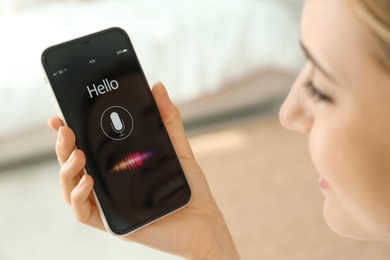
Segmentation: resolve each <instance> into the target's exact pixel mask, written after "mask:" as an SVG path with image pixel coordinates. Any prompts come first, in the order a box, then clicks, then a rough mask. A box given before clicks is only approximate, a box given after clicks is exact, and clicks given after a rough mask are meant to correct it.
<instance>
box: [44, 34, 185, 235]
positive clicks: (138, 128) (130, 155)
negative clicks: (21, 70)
mask: <svg viewBox="0 0 390 260" xmlns="http://www.w3.org/2000/svg"><path fill="white" fill-rule="evenodd" d="M42 65H43V68H44V71H45V73H46V77H47V80H48V83H49V84H50V90H51V92H52V97H53V100H54V102H55V105H56V108H57V111H58V113H59V115H60V117H61V118H62V120H63V121H64V123H66V124H67V125H68V126H69V127H70V128H71V129H72V130H73V132H74V134H75V135H76V145H77V147H78V148H79V149H81V150H82V151H83V152H84V153H85V156H86V160H87V162H86V166H85V171H86V172H87V173H89V174H90V175H91V176H92V178H93V179H94V183H95V186H94V194H95V198H96V200H97V201H98V204H99V207H100V210H101V213H102V214H101V215H102V216H103V218H104V223H105V225H106V228H107V229H108V230H109V231H110V232H111V233H113V234H115V235H126V234H128V233H130V232H132V231H135V230H137V229H139V228H141V227H143V226H145V225H147V224H149V223H151V222H154V221H156V220H158V219H160V218H162V217H164V216H166V215H168V214H170V213H172V212H174V211H176V210H178V209H180V208H182V207H184V206H185V205H187V204H188V203H189V201H190V199H191V190H190V187H189V185H188V182H187V179H186V176H185V174H184V172H183V170H182V167H181V165H180V162H179V160H178V158H177V155H176V153H175V150H174V148H173V146H172V144H171V141H170V139H169V136H168V134H167V131H166V129H165V126H164V124H163V122H162V120H161V117H160V115H159V112H158V110H157V108H156V104H155V102H154V100H153V97H152V95H151V92H150V89H149V86H148V84H147V81H146V79H145V76H144V74H143V72H142V69H141V67H140V65H139V62H138V59H137V57H136V54H135V52H134V49H133V47H132V45H131V42H130V39H129V37H128V36H127V34H126V33H125V32H124V31H123V30H122V29H119V28H111V29H108V30H105V31H101V32H98V33H95V34H92V35H88V36H85V37H82V38H79V39H76V40H72V41H69V42H66V43H62V44H59V45H56V46H53V47H50V48H48V49H46V50H45V51H44V52H43V54H42Z"/></svg>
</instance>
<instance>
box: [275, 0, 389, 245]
mask: <svg viewBox="0 0 390 260" xmlns="http://www.w3.org/2000/svg"><path fill="white" fill-rule="evenodd" d="M369 35H370V34H369V33H367V32H366V31H365V29H364V28H363V26H361V24H360V22H359V21H358V20H357V19H356V17H355V16H354V14H353V13H352V10H351V7H350V6H349V4H348V3H347V1H346V0H327V1H323V0H307V1H306V5H305V8H304V11H303V17H302V36H301V37H302V38H301V42H302V46H303V49H304V50H305V52H306V54H307V56H308V62H307V63H306V65H305V67H304V68H303V70H302V72H301V74H300V76H299V77H298V78H297V80H296V82H295V83H294V85H293V87H292V89H291V91H290V93H289V95H288V97H287V99H286V100H285V102H284V104H283V106H282V108H281V111H280V120H281V122H282V124H283V125H284V126H285V127H287V128H289V129H292V130H296V131H300V132H304V133H307V134H308V136H309V149H310V154H311V157H312V161H313V163H314V165H315V167H316V169H317V171H318V173H319V175H320V182H319V186H320V187H321V189H322V191H323V193H324V195H325V203H324V216H325V219H326V221H327V223H328V225H329V226H330V227H331V228H332V229H334V230H335V231H336V232H338V233H340V234H342V235H346V236H350V237H354V238H360V239H380V240H386V239H390V75H389V74H386V73H385V72H384V70H383V69H381V67H380V65H379V64H378V63H377V61H376V59H375V58H374V55H373V54H372V53H371V51H372V50H373V49H372V48H373V47H372V46H373V42H372V39H371V38H370V37H369Z"/></svg>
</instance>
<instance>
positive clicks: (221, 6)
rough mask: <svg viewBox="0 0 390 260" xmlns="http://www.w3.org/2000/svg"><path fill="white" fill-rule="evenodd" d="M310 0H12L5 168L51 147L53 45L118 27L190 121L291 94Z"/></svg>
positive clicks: (0, 68) (7, 15) (0, 159)
mask: <svg viewBox="0 0 390 260" xmlns="http://www.w3.org/2000/svg"><path fill="white" fill-rule="evenodd" d="M301 5H302V0H213V1H206V0H197V1H189V0H164V1H159V0H132V1H126V0H114V1H107V0H94V1H93V0H89V1H64V0H63V1H44V0H35V1H34V0H30V1H12V0H10V1H3V2H2V3H1V4H0V8H1V9H0V35H1V36H0V37H1V41H0V46H1V48H0V105H1V109H0V121H1V122H2V124H1V127H0V166H1V165H7V164H10V163H14V164H15V163H16V164H18V163H20V162H22V161H24V160H28V159H29V158H30V159H31V158H33V159H34V158H38V157H40V156H42V155H45V154H48V153H52V151H53V143H54V138H55V135H54V134H53V133H51V132H50V130H49V129H48V127H47V125H46V121H47V118H48V117H51V116H53V115H55V114H56V112H55V109H54V106H53V104H52V102H51V99H50V96H49V93H48V91H47V89H46V87H45V83H44V80H43V77H42V75H43V74H42V71H41V65H40V55H41V52H42V50H43V49H44V48H46V47H48V46H50V45H53V44H56V43H59V42H62V41H65V40H70V39H73V38H76V37H79V36H82V35H84V34H89V33H91V32H95V31H99V30H101V29H105V28H108V27H113V26H118V27H122V28H123V29H125V30H126V31H127V32H128V34H129V36H130V38H131V39H132V42H133V45H134V47H135V50H136V52H137V54H138V57H139V60H140V63H141V64H142V66H143V69H144V72H145V74H146V77H147V79H148V82H149V84H150V85H152V84H153V83H154V82H156V81H157V80H160V81H162V82H163V83H164V84H165V85H166V86H167V88H168V91H169V93H170V96H171V98H172V99H173V100H174V102H175V103H176V104H177V105H178V106H179V108H180V110H181V113H182V116H183V119H184V121H185V122H186V124H188V125H191V123H194V122H200V121H202V120H203V121H204V122H207V120H206V121H205V119H211V120H213V119H215V118H218V117H219V116H221V115H227V114H233V113H235V112H236V111H241V110H243V109H245V108H248V107H252V106H257V105H259V104H269V103H272V102H275V101H276V100H280V99H282V98H283V97H284V96H285V95H286V93H287V91H288V89H289V87H290V85H291V84H292V82H293V80H294V78H295V76H296V74H297V73H298V71H299V69H300V67H301V66H302V64H303V60H304V59H303V56H302V54H301V52H300V50H299V44H298V39H299V15H300V9H301Z"/></svg>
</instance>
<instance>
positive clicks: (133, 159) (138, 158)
mask: <svg viewBox="0 0 390 260" xmlns="http://www.w3.org/2000/svg"><path fill="white" fill-rule="evenodd" d="M153 153H154V152H134V153H129V154H126V155H125V156H124V158H123V159H122V160H120V161H119V162H118V163H117V164H115V165H114V166H113V167H112V168H111V170H110V173H116V172H121V171H127V170H130V171H134V170H138V169H139V168H140V167H141V166H142V165H143V164H144V163H145V161H146V160H147V159H149V158H150V157H151V156H152V155H153Z"/></svg>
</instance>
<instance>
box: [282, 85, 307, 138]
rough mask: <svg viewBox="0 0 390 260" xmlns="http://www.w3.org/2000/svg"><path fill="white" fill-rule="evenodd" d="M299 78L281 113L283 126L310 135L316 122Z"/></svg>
mask: <svg viewBox="0 0 390 260" xmlns="http://www.w3.org/2000/svg"><path fill="white" fill-rule="evenodd" d="M301 81H302V80H300V78H298V79H297V80H296V81H295V83H294V85H293V86H292V88H291V90H290V93H289V94H288V96H287V98H286V100H285V101H284V103H283V105H282V107H281V108H280V111H279V120H280V122H281V124H282V125H283V126H284V127H285V128H287V129H290V130H293V131H297V132H301V133H309V132H310V130H311V127H312V125H313V122H314V117H313V111H312V105H311V102H310V100H309V97H308V95H307V93H306V92H305V90H304V88H303V87H302V86H300V85H299V84H301V83H300V82H301Z"/></svg>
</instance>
